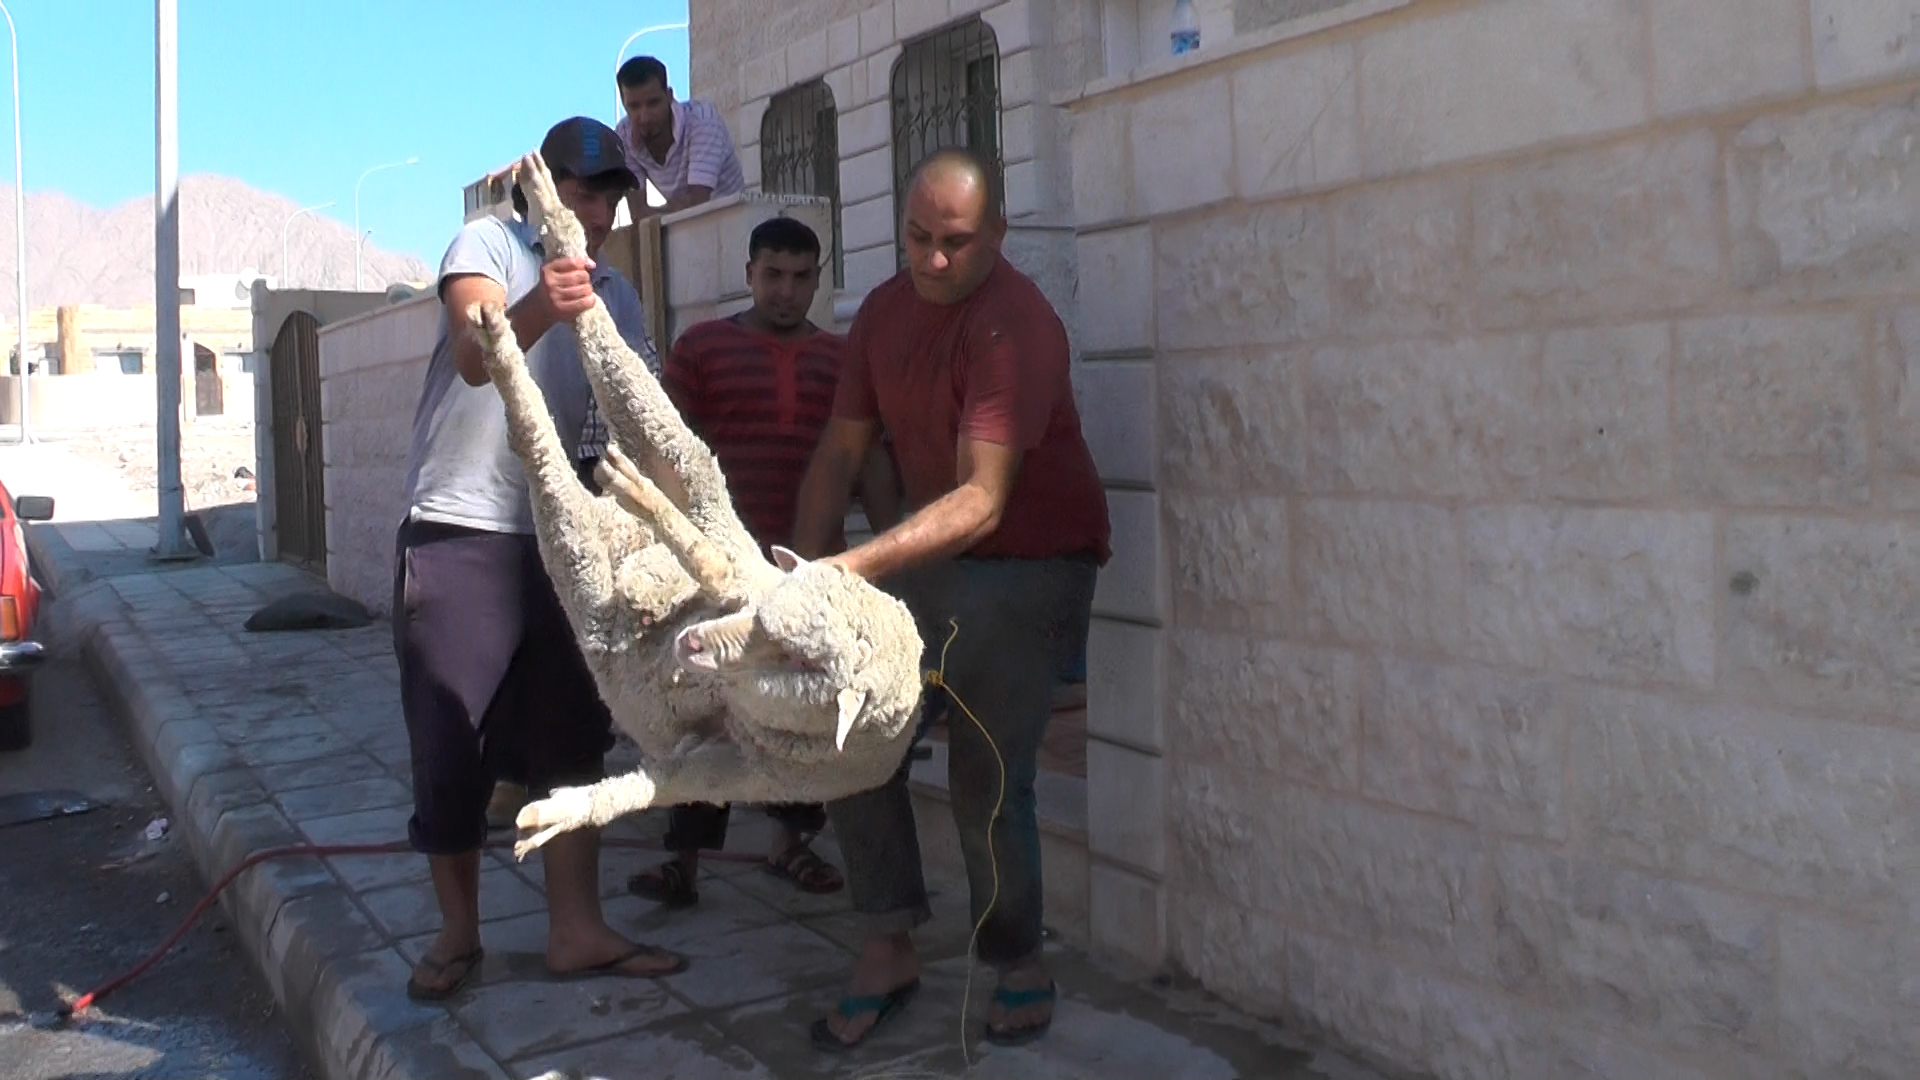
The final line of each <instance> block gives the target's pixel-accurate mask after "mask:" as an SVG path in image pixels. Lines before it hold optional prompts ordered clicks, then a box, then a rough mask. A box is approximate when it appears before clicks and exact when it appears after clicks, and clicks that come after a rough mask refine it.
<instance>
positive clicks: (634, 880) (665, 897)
mask: <svg viewBox="0 0 1920 1080" xmlns="http://www.w3.org/2000/svg"><path fill="white" fill-rule="evenodd" d="M627 891H628V892H630V893H632V894H633V895H635V896H638V897H640V898H641V899H643V900H651V901H653V902H654V903H656V904H659V905H660V906H661V907H665V908H689V907H692V906H693V905H695V904H697V903H699V902H700V890H699V889H698V888H696V887H695V886H694V884H693V877H692V876H691V875H690V874H688V873H687V868H686V867H685V866H682V865H681V864H680V862H679V861H678V860H674V861H671V862H663V863H661V864H660V865H659V866H656V867H654V868H653V869H651V870H642V871H640V872H639V873H637V874H634V875H633V876H631V877H629V878H627Z"/></svg>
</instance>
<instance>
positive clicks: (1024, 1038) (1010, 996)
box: [980, 979, 1059, 1046]
mask: <svg viewBox="0 0 1920 1080" xmlns="http://www.w3.org/2000/svg"><path fill="white" fill-rule="evenodd" d="M1058 996H1059V988H1058V987H1057V986H1056V985H1055V984H1054V982H1053V980H1051V979H1049V980H1047V985H1046V988H1045V989H1041V990H1009V989H1007V988H1006V987H1004V986H996V987H994V988H993V1000H994V1002H995V1003H996V1004H998V1005H999V1006H1000V1007H1001V1008H1003V1009H1005V1010H1007V1011H1008V1012H1012V1011H1013V1010H1015V1009H1018V1008H1020V1007H1022V1006H1024V1005H1036V1004H1039V1003H1040V1002H1042V1001H1046V1002H1051V1001H1053V1000H1054V999H1055V998H1057V997H1058ZM1052 1026H1053V1014H1052V1013H1048V1014H1047V1018H1046V1019H1045V1020H1042V1021H1040V1022H1039V1023H1037V1024H1032V1025H1029V1026H1027V1027H1017V1028H996V1027H994V1026H993V1025H992V1024H987V1025H985V1026H984V1027H983V1028H982V1029H981V1031H980V1037H981V1038H983V1039H985V1040H986V1041H988V1042H990V1043H992V1044H993V1045H995V1046H1025V1045H1026V1044H1027V1043H1030V1042H1032V1041H1033V1040H1035V1039H1037V1038H1039V1037H1040V1036H1042V1035H1045V1034H1046V1033H1047V1029H1048V1028H1050V1027H1052Z"/></svg>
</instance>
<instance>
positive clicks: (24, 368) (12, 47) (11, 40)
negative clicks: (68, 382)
mask: <svg viewBox="0 0 1920 1080" xmlns="http://www.w3.org/2000/svg"><path fill="white" fill-rule="evenodd" d="M0 15H4V16H6V19H7V48H8V50H9V52H10V53H11V55H12V58H13V244H14V249H13V277H14V288H15V290H16V292H15V295H16V299H17V302H18V304H19V306H20V441H21V442H23V443H24V442H32V441H33V435H32V434H31V433H30V430H29V427H28V424H29V423H30V421H29V420H28V418H27V405H28V402H29V400H30V398H31V391H30V390H29V389H28V388H27V383H28V381H29V380H28V378H27V376H28V375H29V374H30V373H31V372H32V370H33V362H32V361H31V360H30V359H29V358H28V356H27V189H26V188H25V187H24V186H22V184H21V180H20V36H19V35H18V34H17V33H15V32H14V29H13V12H11V11H8V10H7V5H5V4H4V3H0Z"/></svg>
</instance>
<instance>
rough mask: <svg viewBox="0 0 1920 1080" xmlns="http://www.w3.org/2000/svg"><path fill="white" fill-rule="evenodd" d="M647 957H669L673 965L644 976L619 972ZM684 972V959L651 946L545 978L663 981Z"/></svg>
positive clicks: (558, 972) (548, 975)
mask: <svg viewBox="0 0 1920 1080" xmlns="http://www.w3.org/2000/svg"><path fill="white" fill-rule="evenodd" d="M649 955H651V956H671V957H673V959H674V965H673V966H672V967H671V968H668V969H666V970H665V971H649V972H646V973H644V974H643V973H641V972H638V971H635V972H626V971H622V970H620V969H621V968H623V967H625V966H626V965H627V963H628V961H630V960H633V959H634V958H635V957H640V956H649ZM685 970H687V958H686V957H684V956H681V955H679V954H677V953H673V952H669V951H667V950H666V949H660V948H655V947H654V946H652V945H635V946H634V947H633V948H631V949H629V950H627V951H626V952H623V953H621V954H620V955H619V956H616V957H614V958H613V959H611V960H609V961H607V962H606V963H604V964H595V965H594V966H592V967H590V968H580V969H579V970H577V971H549V972H547V978H548V979H549V980H550V981H552V982H577V981H579V980H581V979H605V978H617V979H664V978H666V977H667V976H669V975H678V974H680V973H681V972H683V971H685Z"/></svg>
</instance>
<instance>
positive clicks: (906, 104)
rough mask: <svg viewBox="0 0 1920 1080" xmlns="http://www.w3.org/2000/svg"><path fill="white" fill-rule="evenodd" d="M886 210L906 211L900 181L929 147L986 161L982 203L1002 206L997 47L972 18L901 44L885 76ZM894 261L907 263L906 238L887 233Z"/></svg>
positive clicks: (990, 31)
mask: <svg viewBox="0 0 1920 1080" xmlns="http://www.w3.org/2000/svg"><path fill="white" fill-rule="evenodd" d="M891 101H892V110H893V112H892V120H893V205H894V213H895V215H896V216H897V215H898V214H899V213H900V212H901V211H903V210H905V208H906V205H907V203H906V198H907V181H908V179H909V178H911V177H912V175H913V170H914V168H915V167H916V166H918V165H919V164H920V162H921V161H922V160H923V159H925V158H926V157H927V155H929V154H931V153H933V152H934V151H935V150H940V149H944V148H947V147H961V148H964V149H967V150H971V151H973V152H974V153H975V154H977V155H978V156H980V157H981V158H984V159H985V160H986V162H987V165H988V168H989V171H990V173H991V175H990V176H989V177H988V178H987V179H988V187H989V191H988V199H989V200H990V202H991V204H992V206H993V208H994V209H996V210H998V209H1002V208H1003V207H1002V194H1001V191H1002V187H1003V183H1004V177H1003V176H1002V170H1003V169H1004V168H1005V163H1004V162H1003V161H1002V160H1001V149H1000V46H999V42H998V41H997V40H996V39H995V37H994V34H993V27H991V26H988V25H987V24H986V23H985V22H984V21H982V20H981V19H980V17H979V16H977V15H976V16H974V17H973V18H970V19H968V20H966V21H965V22H960V23H955V24H954V25H952V26H949V27H947V28H946V29H944V30H940V31H937V32H935V33H933V34H930V35H928V36H926V37H923V38H919V39H917V40H914V41H910V42H908V43H907V45H906V48H904V49H903V50H901V53H900V59H898V60H896V61H894V65H893V79H892V94H891ZM894 233H895V235H894V238H893V244H894V256H895V259H896V260H897V262H898V265H900V266H905V265H906V264H907V247H906V237H905V236H903V235H901V234H900V231H899V230H898V229H896V230H894Z"/></svg>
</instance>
